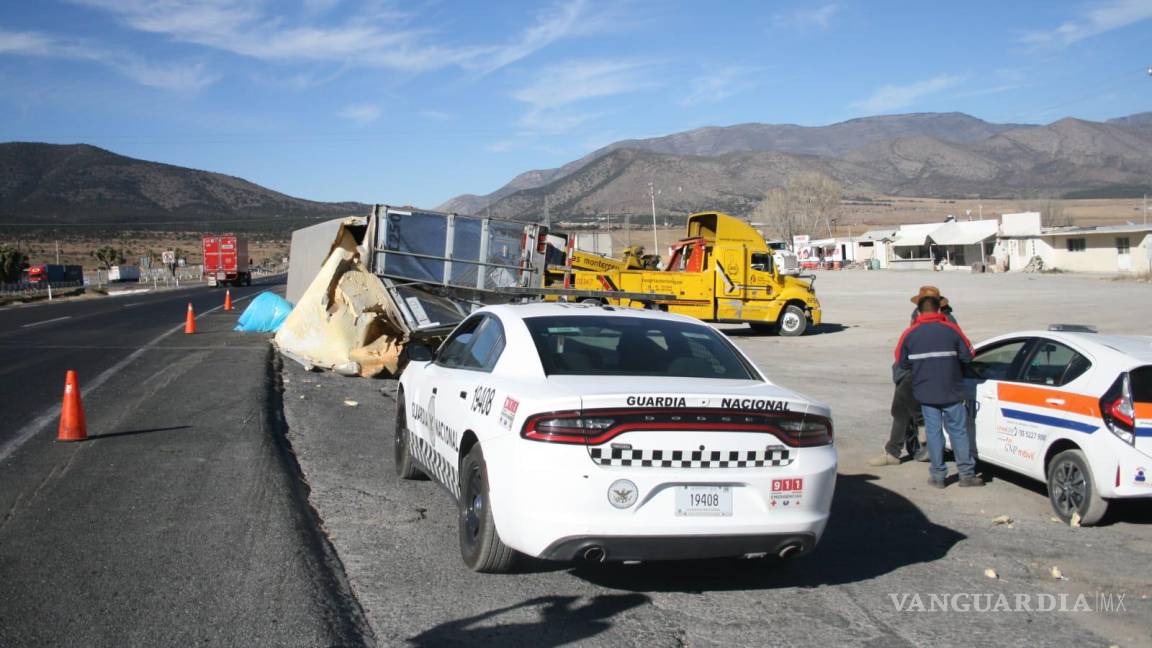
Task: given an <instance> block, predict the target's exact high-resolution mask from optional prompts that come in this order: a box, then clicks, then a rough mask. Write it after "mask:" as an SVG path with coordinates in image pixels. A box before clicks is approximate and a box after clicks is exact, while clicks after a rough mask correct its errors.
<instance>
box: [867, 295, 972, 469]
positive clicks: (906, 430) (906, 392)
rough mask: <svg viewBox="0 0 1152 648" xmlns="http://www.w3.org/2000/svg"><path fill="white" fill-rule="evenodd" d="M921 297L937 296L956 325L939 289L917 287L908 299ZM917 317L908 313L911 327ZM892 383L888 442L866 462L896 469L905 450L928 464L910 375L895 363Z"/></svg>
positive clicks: (926, 449)
mask: <svg viewBox="0 0 1152 648" xmlns="http://www.w3.org/2000/svg"><path fill="white" fill-rule="evenodd" d="M921 297H939V298H940V311H941V312H942V313H944V315H945V317H947V318H948V321H950V322H952V323H953V324H955V323H956V318H955V317H953V316H952V307H951V306H949V305H948V299H947V298H945V297H943V296H941V295H940V289H939V288H937V287H936V286H920V292H919V293H918V294H916V295H915V296H913V297H912V303H913V304H918V303H919V301H920V298H921ZM919 315H920V309H919V307H917V308H916V309H915V310H913V311H912V321H911V323H912V324H915V323H916V317H917V316H919ZM892 382H894V383H896V389H895V391H894V392H893V393H892V406H891V408H890V411H891V413H892V428H891V430H890V431H889V433H888V442H887V443H885V444H884V452H883V453H881V455H880V456H879V457H876V458H874V459H869V460H868V465H869V466H874V467H883V466H899V465H900V464H901V463H902V461H901V459H900V455H901V454H902V453H903V451H904V449H905V448H907V449H908V454H909V455H910V457H911V458H912V459H914V460H916V461H928V448H927V446H922V445H921V439H919V438H918V436H917V430H918V428H919V427H920V424H921V423H923V420H924V419H923V416H921V414H920V403H917V402H916V397H915V396H913V395H912V375H911V373H910V372H907V371H904V370H902V369H900V366H899V364H895V363H894V364H893V365H892Z"/></svg>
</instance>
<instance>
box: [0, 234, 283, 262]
mask: <svg viewBox="0 0 1152 648" xmlns="http://www.w3.org/2000/svg"><path fill="white" fill-rule="evenodd" d="M202 236H203V233H202V232H154V231H125V232H122V233H121V234H120V235H118V236H85V235H77V234H74V233H66V234H62V235H61V236H60V238H59V239H55V238H53V237H51V236H49V235H45V234H36V235H31V236H23V235H19V234H12V233H10V232H5V233H3V234H2V235H0V245H15V246H18V247H19V248H20V249H22V250H24V252H25V253H26V254H28V257H29V258H28V261H29V262H30V263H33V264H36V263H56V244H57V242H58V243H59V245H60V263H64V264H79V265H82V266H84V269H85V270H86V271H89V270H95V269H96V267H97V265H98V264H97V262H96V259H94V258H93V257H92V254H91V252H92V250H95V249H97V248H101V247H105V246H111V247H114V248H117V249H119V250H122V251H125V252H124V255H125V257H126V262H127V263H128V264H129V265H137V264H138V263H139V261H140V259H139V257H141V256H144V255H151V256H152V257H154V259H155V261H154V263H157V264H159V262H160V253H161V252H163V251H164V250H176V251H178V254H181V255H182V256H183V258H184V259H185V260H186V262H187V264H188V265H199V264H200V263H202V262H203V261H202V259H201V256H202V255H201V251H200V250H201V241H202V239H201V237H202ZM290 243H291V236H290V235H288V234H285V235H283V236H280V235H268V234H260V235H253V236H251V237H250V238H249V239H248V252H249V254H250V255H251V256H252V259H253V260H254V261H255V262H256V264H257V265H264V266H272V265H276V264H279V262H280V261H281V259H283V258H284V257H286V256H288V249H289V247H290ZM129 252H130V253H131V254H129Z"/></svg>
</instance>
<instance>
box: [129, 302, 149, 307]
mask: <svg viewBox="0 0 1152 648" xmlns="http://www.w3.org/2000/svg"><path fill="white" fill-rule="evenodd" d="M147 303H148V302H136V303H135V304H124V306H123V308H132V307H133V306H143V305H144V304H147Z"/></svg>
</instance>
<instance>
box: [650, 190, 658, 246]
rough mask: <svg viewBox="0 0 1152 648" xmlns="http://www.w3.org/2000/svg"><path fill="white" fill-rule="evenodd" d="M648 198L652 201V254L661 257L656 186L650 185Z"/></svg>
mask: <svg viewBox="0 0 1152 648" xmlns="http://www.w3.org/2000/svg"><path fill="white" fill-rule="evenodd" d="M648 198H649V199H651V201H652V254H655V255H657V256H659V254H660V242H659V241H657V240H656V186H655V185H654V184H652V183H651V182H649V183H648Z"/></svg>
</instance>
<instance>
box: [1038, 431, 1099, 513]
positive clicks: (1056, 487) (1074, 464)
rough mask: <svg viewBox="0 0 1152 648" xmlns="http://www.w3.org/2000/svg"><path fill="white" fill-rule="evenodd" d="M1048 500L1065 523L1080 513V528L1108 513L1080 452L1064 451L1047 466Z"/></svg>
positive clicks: (1090, 471)
mask: <svg viewBox="0 0 1152 648" xmlns="http://www.w3.org/2000/svg"><path fill="white" fill-rule="evenodd" d="M1048 499H1049V501H1051V502H1052V510H1054V511H1055V512H1056V515H1058V516H1060V519H1061V520H1064V521H1065V522H1071V521H1072V514H1073V513H1078V514H1080V526H1092V525H1094V524H1096V523H1097V522H1099V521H1100V518H1102V517H1104V514H1105V513H1107V512H1108V501H1107V500H1105V499H1104V498H1102V497H1100V494H1099V493H1098V492H1097V491H1096V482H1094V481H1093V480H1092V470H1091V469H1090V468H1089V467H1088V462H1087V461H1085V459H1084V453H1083V452H1081V451H1079V450H1065V451H1064V452H1061V453H1060V454H1058V455H1056V456H1055V457H1052V461H1051V462H1049V463H1048Z"/></svg>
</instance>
